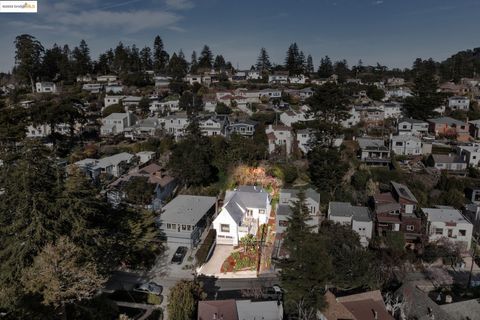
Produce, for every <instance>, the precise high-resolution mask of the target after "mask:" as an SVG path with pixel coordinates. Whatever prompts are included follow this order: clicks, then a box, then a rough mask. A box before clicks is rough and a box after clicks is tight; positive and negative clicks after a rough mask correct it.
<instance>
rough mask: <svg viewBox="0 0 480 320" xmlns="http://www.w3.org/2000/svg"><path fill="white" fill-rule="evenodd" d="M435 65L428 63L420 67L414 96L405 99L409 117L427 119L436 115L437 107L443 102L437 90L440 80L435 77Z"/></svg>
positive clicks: (414, 87)
mask: <svg viewBox="0 0 480 320" xmlns="http://www.w3.org/2000/svg"><path fill="white" fill-rule="evenodd" d="M434 72H435V71H434V66H432V65H430V66H429V65H428V64H427V65H426V66H422V67H419V68H418V71H417V75H416V77H415V81H414V86H413V90H412V91H413V96H412V97H409V98H407V99H405V104H404V107H405V111H406V113H407V115H408V116H409V117H412V118H415V119H420V120H426V119H428V118H430V117H432V116H434V115H435V111H434V110H435V108H437V107H439V106H440V104H441V103H442V97H441V96H440V95H439V93H438V92H437V89H438V82H437V79H436V78H435V73H434Z"/></svg>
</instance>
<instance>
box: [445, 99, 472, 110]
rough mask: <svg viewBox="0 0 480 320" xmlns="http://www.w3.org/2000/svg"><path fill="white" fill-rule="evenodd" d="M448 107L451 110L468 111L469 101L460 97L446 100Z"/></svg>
mask: <svg viewBox="0 0 480 320" xmlns="http://www.w3.org/2000/svg"><path fill="white" fill-rule="evenodd" d="M448 107H449V108H450V109H452V110H460V111H468V108H470V99H469V98H467V97H462V96H454V97H450V98H448Z"/></svg>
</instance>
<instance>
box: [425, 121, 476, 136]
mask: <svg viewBox="0 0 480 320" xmlns="http://www.w3.org/2000/svg"><path fill="white" fill-rule="evenodd" d="M427 121H428V123H429V131H430V132H431V133H433V134H435V136H445V137H453V138H456V139H457V140H458V141H468V140H469V139H470V126H469V124H468V123H466V122H463V121H460V120H457V119H453V118H450V117H441V118H434V119H428V120H427Z"/></svg>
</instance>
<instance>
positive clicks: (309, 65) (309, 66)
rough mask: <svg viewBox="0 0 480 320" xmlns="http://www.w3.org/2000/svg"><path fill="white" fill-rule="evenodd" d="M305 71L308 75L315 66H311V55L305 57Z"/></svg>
mask: <svg viewBox="0 0 480 320" xmlns="http://www.w3.org/2000/svg"><path fill="white" fill-rule="evenodd" d="M305 71H306V72H307V74H308V75H311V74H313V73H314V72H315V68H314V66H313V58H312V56H311V55H308V57H307V64H306V66H305Z"/></svg>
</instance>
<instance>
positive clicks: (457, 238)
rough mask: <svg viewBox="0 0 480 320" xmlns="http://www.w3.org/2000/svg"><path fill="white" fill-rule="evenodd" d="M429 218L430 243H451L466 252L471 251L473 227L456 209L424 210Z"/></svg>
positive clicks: (428, 233)
mask: <svg viewBox="0 0 480 320" xmlns="http://www.w3.org/2000/svg"><path fill="white" fill-rule="evenodd" d="M422 212H423V213H424V215H425V216H426V218H427V235H428V241H429V242H433V243H436V242H441V241H444V240H448V241H449V242H452V243H455V244H458V245H460V246H461V247H462V249H464V250H466V251H467V250H470V244H471V242H472V233H473V225H472V223H471V222H470V221H468V220H467V219H466V218H465V217H464V216H463V215H462V214H461V212H460V211H458V210H457V209H454V208H441V209H437V208H422Z"/></svg>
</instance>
